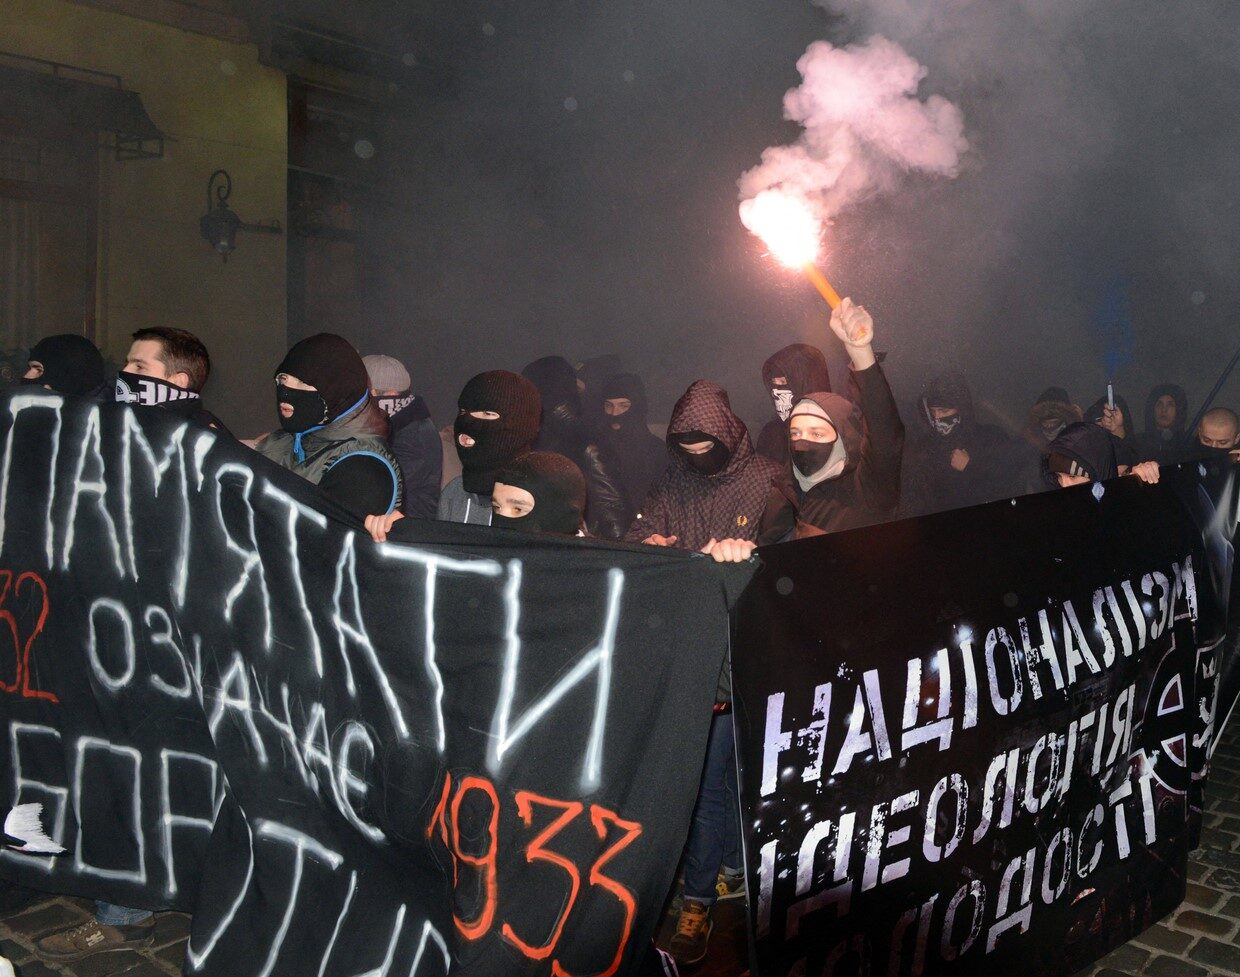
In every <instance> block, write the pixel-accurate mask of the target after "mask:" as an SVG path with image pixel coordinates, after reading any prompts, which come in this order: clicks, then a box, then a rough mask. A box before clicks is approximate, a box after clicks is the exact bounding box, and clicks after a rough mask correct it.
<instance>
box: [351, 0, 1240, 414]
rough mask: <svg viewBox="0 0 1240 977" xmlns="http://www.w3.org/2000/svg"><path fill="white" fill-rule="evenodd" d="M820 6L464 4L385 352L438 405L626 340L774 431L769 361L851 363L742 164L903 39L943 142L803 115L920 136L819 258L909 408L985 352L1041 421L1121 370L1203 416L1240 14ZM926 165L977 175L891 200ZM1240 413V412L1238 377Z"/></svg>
mask: <svg viewBox="0 0 1240 977" xmlns="http://www.w3.org/2000/svg"><path fill="white" fill-rule="evenodd" d="M824 4H825V6H823V7H815V6H813V5H811V4H808V3H804V4H802V3H799V2H790V3H789V2H780V3H774V2H770V0H763V2H754V0H718V2H716V3H712V4H709V5H707V4H705V3H702V2H698V0H692V2H687V3H685V4H667V3H665V2H653V0H622V2H619V3H612V4H607V5H586V4H582V3H577V2H572V0H562V2H554V3H545V4H539V5H537V7H533V6H530V5H522V6H521V7H520V8H517V7H516V6H515V5H513V6H501V5H499V4H497V3H496V4H480V5H476V6H474V5H467V6H463V7H461V8H459V13H458V14H456V15H454V16H455V17H456V22H455V23H454V25H453V37H454V39H458V40H454V43H457V44H458V47H457V49H456V50H455V56H456V60H457V63H458V64H459V73H458V78H457V82H456V86H455V88H454V89H453V90H452V91H450V92H443V93H431V94H427V95H424V96H420V97H419V98H418V99H416V100H415V101H414V102H413V103H412V104H411V105H410V107H409V109H408V111H407V112H406V113H405V114H404V115H402V116H401V117H400V118H398V119H396V120H394V121H393V123H392V125H391V127H390V130H389V132H388V133H387V134H386V139H385V140H384V142H383V144H382V145H381V147H380V152H381V153H382V154H383V155H384V159H385V165H386V167H387V172H386V177H385V180H384V185H383V191H384V194H385V198H384V200H383V204H382V206H381V207H377V208H376V211H375V213H374V214H371V215H369V218H368V219H367V220H362V221H360V223H361V224H362V234H363V249H364V250H365V252H366V255H367V281H368V285H369V295H370V297H371V300H372V302H371V310H370V314H369V315H368V318H367V321H365V322H362V323H358V324H356V326H355V327H354V328H352V329H351V332H352V333H353V334H354V335H356V336H357V337H358V341H359V346H361V347H362V351H363V352H378V351H383V352H390V353H392V354H393V355H397V356H401V357H403V358H404V359H406V360H407V362H408V363H409V366H410V370H411V372H412V373H413V375H414V378H415V386H419V387H421V388H422V389H423V390H424V391H425V392H426V393H427V395H428V397H429V399H430V402H431V405H432V408H433V409H434V411H435V415H436V419H437V420H438V421H439V422H440V423H444V422H446V421H447V420H448V419H449V417H450V416H451V413H452V411H453V409H454V405H455V398H456V394H457V392H458V391H459V389H460V386H461V385H462V383H463V382H464V380H465V379H467V378H468V377H469V376H470V375H472V374H473V373H475V372H477V371H479V370H482V369H486V368H491V367H507V368H515V369H519V368H520V367H521V366H522V365H524V363H526V362H528V361H530V360H533V359H535V358H536V357H538V356H541V355H544V354H547V353H560V354H562V355H565V356H567V357H568V358H569V359H570V360H580V359H582V358H585V357H587V356H591V355H597V354H599V353H604V352H616V353H619V354H621V356H622V357H623V358H624V361H625V364H626V366H627V367H629V368H631V369H634V370H636V371H638V372H640V373H642V374H643V375H644V377H645V378H646V380H647V382H648V385H649V386H650V388H651V404H652V411H651V416H652V419H654V420H661V419H665V418H666V416H667V412H668V411H669V410H670V407H671V404H672V402H673V400H674V399H675V398H676V396H678V395H679V393H680V392H681V391H683V389H684V388H685V387H686V386H687V385H688V384H689V383H690V382H691V381H692V380H694V379H696V378H698V377H710V378H713V379H716V380H718V381H719V382H721V383H723V384H724V385H725V386H726V387H727V388H728V390H729V391H730V393H731V395H732V401H733V405H734V406H735V407H736V408H737V409H738V410H739V411H740V412H741V413H742V416H744V417H745V418H746V420H748V421H749V422H750V424H751V426H753V425H756V424H760V423H761V422H762V421H764V420H766V419H767V415H768V413H769V410H770V408H769V401H768V400H767V397H766V394H765V392H764V391H763V390H762V386H761V382H760V374H759V371H760V368H761V364H762V361H763V360H764V359H765V358H766V357H767V356H768V355H769V354H770V353H771V352H773V351H774V350H775V349H777V348H779V347H781V346H783V345H785V344H786V343H789V342H796V341H809V342H817V343H818V344H819V345H821V346H822V347H823V348H824V350H825V351H826V352H827V355H828V357H829V358H830V359H831V361H832V367H833V371H834V372H836V373H838V372H839V371H840V370H841V369H842V362H843V357H842V353H841V351H840V349H839V348H838V345H837V344H836V343H835V341H834V340H833V339H830V338H829V337H828V330H827V328H826V308H825V306H824V305H823V303H822V301H821V299H820V298H819V297H818V296H817V294H816V293H814V291H813V290H812V288H810V287H809V286H808V285H807V284H806V282H805V281H804V279H803V278H802V277H801V276H800V275H798V274H797V273H796V272H789V271H788V270H786V269H784V268H781V267H779V266H777V265H776V264H775V263H774V262H772V261H770V260H769V259H768V258H766V257H764V252H765V249H764V248H763V246H762V245H761V243H760V242H758V241H756V240H755V239H753V238H752V236H751V235H750V234H749V233H748V232H747V231H746V230H745V229H744V227H743V226H742V225H741V223H740V221H739V220H738V219H737V211H736V186H737V185H736V179H737V175H738V174H741V173H744V172H746V171H747V170H750V169H751V168H753V167H754V164H755V163H757V162H758V161H759V160H762V163H761V164H760V165H759V166H758V168H757V170H756V171H755V172H756V173H761V174H763V176H762V177H761V180H758V177H756V176H754V174H753V173H751V174H749V176H748V177H747V178H746V180H747V183H746V185H748V181H749V180H750V179H754V180H758V182H764V181H767V180H770V179H772V177H775V178H779V174H780V173H782V172H784V171H783V170H782V169H781V167H782V166H783V165H784V164H783V162H782V160H780V156H779V154H778V153H776V155H775V156H771V155H769V154H768V155H767V156H766V157H763V155H762V154H763V150H764V149H769V148H770V147H789V146H791V147H792V148H791V149H790V150H788V152H790V153H791V154H793V155H794V156H795V155H796V154H798V153H807V152H808V150H807V149H806V147H805V146H804V145H802V144H799V143H798V142H797V140H798V138H799V137H800V136H801V135H802V133H801V130H800V129H799V128H798V127H797V126H796V125H795V124H793V123H792V122H789V121H788V120H785V119H784V118H782V114H783V113H782V111H781V110H782V109H783V108H784V107H785V102H784V96H785V93H787V92H788V91H789V90H791V89H793V88H795V87H796V86H797V85H798V84H800V82H801V81H802V79H801V77H800V76H799V75H798V72H797V62H798V60H799V59H801V58H802V57H803V56H804V57H805V59H806V62H807V63H808V64H807V66H808V67H809V68H810V69H811V70H810V72H809V74H811V75H813V74H816V73H817V72H818V71H819V70H822V71H830V70H832V69H833V68H835V67H837V66H838V64H837V63H838V61H839V60H840V59H842V58H878V57H879V56H880V55H882V56H886V57H889V58H890V59H891V64H893V65H895V64H898V65H899V66H900V71H894V70H893V76H894V78H895V81H893V83H892V86H891V88H890V90H891V91H898V92H903V93H904V94H903V95H901V96H900V97H899V98H897V99H895V102H894V104H895V105H896V106H897V107H898V108H899V109H900V111H904V112H907V113H909V114H910V115H911V116H912V118H913V121H914V123H915V127H916V128H918V130H919V131H921V132H922V133H923V134H924V135H927V137H928V138H927V140H919V141H918V143H917V144H916V145H911V146H905V145H903V144H901V143H900V141H899V140H894V141H893V140H892V139H891V138H890V133H886V134H884V133H883V132H882V131H877V132H875V131H873V130H872V129H871V130H865V129H864V125H865V122H866V117H865V116H866V113H862V112H857V111H852V112H851V114H849V113H848V112H846V111H844V110H842V109H840V108H838V106H836V105H835V102H834V101H833V99H834V98H835V97H837V96H834V95H833V96H832V97H828V98H826V99H824V100H821V101H820V100H818V99H816V98H808V97H804V98H803V97H795V96H794V97H791V98H790V99H789V101H788V103H787V106H786V107H787V109H788V114H789V116H790V118H791V119H793V120H796V121H805V122H807V123H809V125H807V127H806V130H805V132H806V138H808V133H809V132H811V131H814V123H815V122H816V121H817V120H818V119H819V118H821V117H826V118H829V119H830V118H836V119H837V121H838V118H839V117H846V118H847V119H848V120H849V125H850V126H852V128H849V129H848V131H849V132H850V133H853V134H854V135H855V134H856V133H857V132H858V131H865V133H866V141H865V142H864V146H865V147H866V152H865V158H866V159H867V160H868V159H870V158H872V157H873V156H876V155H877V154H876V153H874V152H873V149H874V147H875V146H881V147H883V149H884V152H887V151H890V152H892V153H893V159H892V160H889V161H888V163H887V164H885V165H884V166H882V167H879V168H878V169H873V168H871V169H867V170H865V171H864V172H863V173H859V172H858V171H856V169H855V167H854V169H853V170H851V171H850V169H849V166H850V165H852V164H846V165H842V166H840V167H839V170H840V174H841V175H843V174H845V173H847V174H848V176H847V178H846V179H845V181H844V183H843V184H841V183H840V182H839V180H838V179H837V181H836V183H835V184H832V186H836V187H845V188H848V190H849V192H850V193H852V192H853V190H854V189H855V188H857V187H860V191H859V192H857V193H855V195H854V196H852V197H849V198H848V199H855V200H856V201H857V203H856V205H855V206H851V207H850V208H849V209H847V210H840V207H839V200H838V199H836V198H835V197H833V196H832V195H831V194H827V195H826V196H825V197H824V198H823V200H824V206H825V207H826V212H828V213H830V212H835V213H836V216H835V220H834V225H833V226H832V227H831V229H830V233H829V234H828V235H827V244H826V249H825V251H824V254H823V256H822V264H823V268H824V270H825V271H826V272H827V273H828V276H829V277H830V278H831V279H832V281H833V282H834V283H835V284H836V286H837V287H838V288H839V289H840V291H841V293H842V294H848V295H852V296H853V297H854V298H855V299H856V300H857V301H860V302H862V303H864V304H865V305H866V306H867V307H868V308H869V309H870V310H871V311H872V312H873V313H874V316H875V320H876V324H877V337H878V338H877V345H878V346H879V347H880V348H882V349H885V350H887V351H888V353H889V357H888V359H887V361H886V369H887V370H888V373H889V375H890V376H891V378H892V382H893V386H894V387H895V388H896V391H897V396H899V397H901V398H902V399H904V400H906V401H911V400H912V399H913V398H914V397H915V396H916V395H917V393H918V392H919V390H920V387H921V384H922V383H923V382H924V381H925V380H926V379H928V378H929V377H931V376H933V375H934V374H936V373H938V372H941V371H942V370H944V369H947V368H959V369H962V370H964V371H965V373H966V374H967V375H968V377H969V379H970V380H971V382H972V383H973V385H974V389H975V395H976V397H977V399H978V401H979V402H983V403H986V404H988V405H991V406H992V407H993V408H994V409H995V410H996V411H997V412H998V413H1000V414H1001V415H1002V416H1004V417H1006V418H1007V419H1009V420H1010V421H1011V422H1012V423H1013V424H1017V425H1018V424H1019V423H1020V421H1021V420H1022V418H1023V414H1024V412H1025V411H1026V410H1027V408H1028V406H1029V404H1030V403H1032V401H1033V399H1034V397H1035V396H1036V395H1037V394H1038V393H1039V392H1040V391H1041V390H1042V389H1043V388H1044V387H1046V386H1048V385H1051V384H1057V385H1063V386H1066V387H1067V388H1068V390H1069V392H1070V393H1071V394H1072V395H1073V397H1074V399H1076V400H1077V401H1078V402H1080V403H1082V404H1087V403H1089V402H1090V401H1092V400H1094V399H1095V398H1096V397H1098V396H1100V395H1101V394H1102V393H1103V392H1104V391H1105V384H1106V382H1107V380H1108V378H1109V377H1110V376H1111V375H1113V376H1114V379H1115V382H1116V389H1117V392H1120V393H1122V394H1124V395H1125V396H1126V397H1127V398H1128V399H1129V401H1130V402H1131V403H1132V405H1133V407H1134V408H1136V409H1138V410H1139V407H1138V405H1139V404H1140V403H1142V402H1143V400H1144V393H1145V391H1146V390H1147V389H1148V388H1149V386H1151V385H1152V384H1153V383H1154V382H1156V381H1160V380H1171V381H1177V382H1180V383H1182V384H1184V386H1185V387H1186V388H1187V389H1188V391H1189V397H1190V402H1191V403H1190V408H1195V407H1196V405H1198V404H1199V403H1200V400H1201V398H1202V397H1204V395H1205V394H1206V392H1207V391H1208V389H1209V387H1210V386H1211V385H1212V383H1213V380H1214V379H1215V376H1216V375H1217V370H1218V368H1219V366H1220V365H1221V363H1222V362H1223V361H1225V360H1226V358H1227V356H1228V355H1229V354H1230V352H1231V351H1232V349H1233V348H1234V346H1235V345H1236V344H1237V343H1238V342H1240V329H1237V328H1236V326H1235V325H1234V319H1233V315H1234V313H1235V311H1236V307H1237V301H1238V300H1240V288H1237V280H1236V277H1237V276H1236V271H1235V268H1236V263H1237V257H1238V256H1240V240H1238V235H1237V232H1238V227H1237V221H1236V214H1235V211H1234V201H1235V198H1236V195H1237V191H1238V190H1240V153H1237V152H1236V151H1235V145H1234V135H1233V123H1232V121H1231V120H1233V119H1234V118H1235V117H1236V114H1237V110H1240V7H1238V6H1237V5H1235V4H1234V3H1231V2H1223V0H1202V2H1200V3H1198V4H1194V5H1175V6H1174V7H1169V6H1168V5H1166V4H1164V3H1161V2H1155V0H1131V2H1127V3H1123V4H1117V3H1114V2H1111V3H1103V2H1100V0H1072V2H1066V0H935V2H934V3H913V2H905V0H869V2H861V0H824ZM876 35H877V36H879V37H881V38H885V39H887V40H885V41H880V40H875V39H874V38H875V37H876ZM815 42H821V43H817V44H816V43H815ZM811 45H813V46H812V47H811ZM897 45H898V46H899V47H897ZM901 48H902V49H903V51H906V52H907V56H908V57H907V59H904V60H901V59H900V58H898V57H897V56H896V52H898V51H899V50H900V49H901ZM807 49H808V53H807ZM917 65H920V66H921V67H922V68H923V69H924V75H923V72H922V70H921V69H918V68H917ZM909 92H912V93H913V94H912V95H910V94H908V93H909ZM838 97H839V98H844V96H843V95H839V96H838ZM953 106H955V108H953ZM854 108H855V106H854ZM957 109H958V111H959V114H957ZM832 113H834V115H833V114H832ZM961 118H963V120H964V129H963V130H961V129H960V126H959V123H960V119H961ZM857 138H858V139H859V138H860V137H857ZM966 141H967V144H968V152H967V153H964V154H963V155H961V156H959V158H958V160H957V158H956V156H957V154H959V152H960V150H962V149H963V148H964V144H965V142H966ZM798 146H801V147H802V148H801V149H798V148H796V147H798ZM930 150H933V151H930ZM919 153H925V154H926V155H925V156H920V155H918V154H919ZM785 155H786V154H785ZM824 158H828V159H829V158H830V156H829V155H828V156H827V157H824ZM856 158H857V156H856V154H855V153H854V155H853V156H852V157H850V160H852V161H853V163H855V160H856ZM909 161H912V164H913V165H912V166H911V167H910V162H909ZM922 163H928V165H927V166H922V165H921V164H922ZM910 168H912V169H929V170H931V171H937V172H941V173H943V174H950V173H952V172H957V175H956V177H955V179H951V180H945V179H923V178H921V177H914V178H912V179H903V178H902V179H901V181H900V183H899V186H898V188H895V187H894V184H893V183H892V182H891V177H892V176H893V175H895V174H900V175H903V173H904V172H905V170H907V169H910ZM876 174H877V175H876ZM893 188H894V189H895V192H887V193H883V194H878V195H875V194H874V193H873V191H874V190H876V189H883V190H891V189H893ZM1221 402H1222V403H1230V404H1233V405H1234V404H1237V403H1240V378H1233V380H1232V381H1231V383H1230V384H1229V385H1228V387H1227V388H1225V390H1224V393H1223V396H1222V399H1221ZM907 416H908V417H911V415H907ZM1137 420H1138V423H1139V418H1138V419H1137Z"/></svg>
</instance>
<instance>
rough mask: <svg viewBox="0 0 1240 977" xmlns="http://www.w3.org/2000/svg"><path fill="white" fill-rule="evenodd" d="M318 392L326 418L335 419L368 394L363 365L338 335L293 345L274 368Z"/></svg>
mask: <svg viewBox="0 0 1240 977" xmlns="http://www.w3.org/2000/svg"><path fill="white" fill-rule="evenodd" d="M281 373H287V374H288V375H289V376H294V377H296V378H297V379H298V380H300V381H301V382H302V383H308V384H310V386H312V387H314V388H315V389H316V390H318V392H319V395H320V396H321V397H322V398H323V402H324V403H325V404H327V417H328V419H329V420H335V419H336V418H338V417H339V416H340V415H341V414H343V413H345V411H347V410H349V408H351V407H354V406H355V405H357V403H358V402H359V401H361V400H363V399H365V397H366V395H367V393H368V392H369V391H370V377H368V376H367V375H366V364H365V363H363V362H362V357H361V356H360V355H359V354H358V352H357V350H355V349H354V348H353V346H352V345H351V344H350V343H349V341H348V340H347V339H345V338H344V337H342V336H336V335H334V334H332V333H330V332H321V333H319V334H317V335H315V336H309V337H307V338H306V339H303V340H302V341H301V342H299V343H297V344H296V345H295V346H294V347H293V348H292V349H290V350H289V351H288V354H287V355H286V356H285V357H284V359H283V360H282V361H281V363H280V365H279V366H278V367H276V375H277V376H278V375H279V374H281Z"/></svg>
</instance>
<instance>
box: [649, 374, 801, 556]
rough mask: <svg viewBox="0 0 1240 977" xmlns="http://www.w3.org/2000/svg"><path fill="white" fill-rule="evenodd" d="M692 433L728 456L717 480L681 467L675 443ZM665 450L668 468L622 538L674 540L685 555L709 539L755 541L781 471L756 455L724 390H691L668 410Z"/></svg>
mask: <svg viewBox="0 0 1240 977" xmlns="http://www.w3.org/2000/svg"><path fill="white" fill-rule="evenodd" d="M691 431H701V432H702V433H703V434H707V435H709V436H711V437H712V438H715V439H716V440H717V441H719V443H720V444H722V445H723V446H724V447H725V448H726V449H727V450H728V453H729V456H728V461H727V464H726V465H724V467H723V469H722V471H720V472H719V473H718V474H717V475H710V476H707V475H702V474H700V473H699V472H697V471H695V470H694V469H693V468H692V467H690V465H689V464H688V462H687V461H685V454H684V452H683V451H682V450H681V449H680V448H679V447H678V446H677V445H676V442H675V440H674V438H675V435H677V434H687V433H689V432H691ZM667 447H668V454H669V455H670V456H671V458H670V461H669V464H668V466H667V468H666V469H665V470H664V472H663V474H662V475H661V476H660V477H659V479H658V481H656V482H655V484H654V487H653V488H652V489H651V490H650V494H649V495H648V496H647V497H646V501H645V503H644V504H643V505H642V511H641V512H640V513H639V514H638V515H637V517H636V518H635V519H634V520H633V524H632V525H631V526H630V527H629V531H628V534H627V535H626V537H625V538H626V539H628V540H629V541H631V542H635V543H640V542H641V541H642V540H644V539H646V538H647V537H648V536H651V535H654V534H656V533H657V534H658V535H660V536H675V537H677V539H676V544H675V545H676V546H677V547H678V548H679V549H688V550H699V549H701V548H702V547H703V546H705V545H706V544H707V543H709V542H710V541H711V539H728V538H731V539H750V540H752V539H756V538H757V534H758V522H759V519H760V518H761V516H762V507H763V504H764V503H765V501H766V498H767V496H768V494H769V493H770V488H771V480H772V479H773V478H774V477H775V476H776V475H778V474H779V467H778V466H777V465H776V464H775V463H774V462H773V461H771V460H770V459H769V458H763V457H762V456H761V455H759V454H757V453H756V452H755V451H754V449H753V443H752V442H751V441H750V440H749V431H748V430H747V429H746V428H745V424H744V422H743V421H742V420H741V419H740V418H739V417H737V416H736V415H735V414H734V413H732V406H731V404H730V403H729V401H728V395H727V392H726V391H725V390H724V389H723V387H721V386H719V384H717V383H715V382H713V381H711V380H697V381H695V382H694V383H692V384H691V385H690V386H689V389H688V390H686V391H685V393H684V396H682V397H681V398H680V400H678V401H677V402H676V406H675V407H674V408H673V409H672V420H671V423H670V424H669V425H668V427H667Z"/></svg>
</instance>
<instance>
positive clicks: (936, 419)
mask: <svg viewBox="0 0 1240 977" xmlns="http://www.w3.org/2000/svg"><path fill="white" fill-rule="evenodd" d="M917 408H918V414H919V415H920V417H921V424H919V425H918V426H919V427H920V428H921V434H920V436H919V437H917V438H916V439H913V440H911V441H910V443H909V445H908V451H907V454H906V455H905V459H904V471H903V483H904V488H903V494H902V498H901V506H900V513H901V515H903V516H922V515H926V514H927V513H930V512H944V511H946V510H948V509H962V508H965V507H966V506H971V505H980V504H981V503H983V502H993V501H994V500H995V499H1002V498H1010V497H1012V496H1015V495H1020V494H1022V493H1023V490H1024V479H1023V477H1022V472H1021V460H1020V458H1019V457H1018V456H1017V448H1016V445H1015V443H1014V442H1013V441H1012V440H1011V439H1010V438H1009V437H1008V436H1007V435H1006V434H1004V433H1003V431H1002V430H1001V429H1000V428H998V427H996V426H994V425H993V424H979V423H978V421H977V417H976V414H975V412H974V408H973V394H972V391H970V390H969V385H968V383H967V381H966V380H965V378H964V377H963V376H962V375H961V374H959V373H955V372H952V373H945V374H943V375H942V376H940V377H936V378H935V379H933V380H931V381H930V382H929V383H927V384H926V386H925V388H924V389H923V390H922V393H921V398H920V399H919V400H918V402H917Z"/></svg>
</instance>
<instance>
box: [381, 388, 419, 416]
mask: <svg viewBox="0 0 1240 977" xmlns="http://www.w3.org/2000/svg"><path fill="white" fill-rule="evenodd" d="M416 399H417V398H416V397H415V396H414V395H413V394H411V393H407V392H406V393H403V394H397V395H396V396H395V397H376V398H375V399H374V400H375V403H376V404H378V405H379V410H381V411H383V413H385V414H387V416H388V417H395V416H396V415H397V414H399V413H400V412H401V411H403V410H404V409H405V408H406V407H408V406H409V405H410V404H412V403H413V402H414V401H415V400H416Z"/></svg>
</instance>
